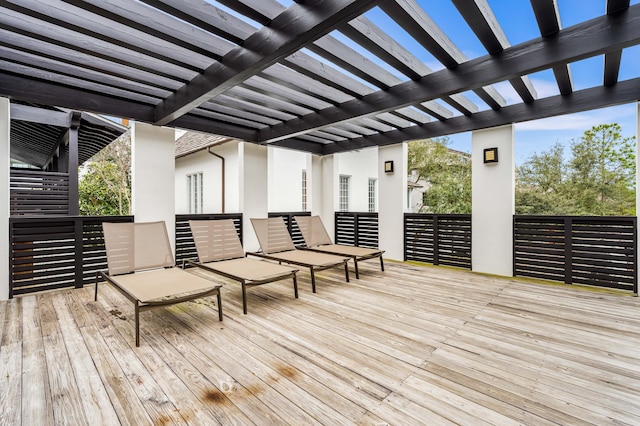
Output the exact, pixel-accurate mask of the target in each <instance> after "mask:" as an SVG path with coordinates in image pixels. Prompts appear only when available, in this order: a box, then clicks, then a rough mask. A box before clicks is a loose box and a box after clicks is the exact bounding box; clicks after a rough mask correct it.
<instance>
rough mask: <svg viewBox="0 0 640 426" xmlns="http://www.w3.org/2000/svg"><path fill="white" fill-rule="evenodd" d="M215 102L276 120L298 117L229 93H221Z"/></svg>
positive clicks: (205, 104)
mask: <svg viewBox="0 0 640 426" xmlns="http://www.w3.org/2000/svg"><path fill="white" fill-rule="evenodd" d="M210 103H211V102H207V103H204V104H202V105H203V106H207V105H209V104H210ZM215 103H217V104H220V105H225V106H228V107H230V108H234V109H236V110H238V111H247V112H250V113H255V114H259V115H261V116H263V117H267V118H274V119H276V120H281V121H286V120H291V119H293V118H295V117H296V115H294V114H291V113H287V112H283V111H279V110H275V109H272V108H267V107H265V106H262V105H258V104H257V103H255V102H249V101H245V100H243V99H239V98H234V97H231V96H227V95H220V96H218V97H216V98H215Z"/></svg>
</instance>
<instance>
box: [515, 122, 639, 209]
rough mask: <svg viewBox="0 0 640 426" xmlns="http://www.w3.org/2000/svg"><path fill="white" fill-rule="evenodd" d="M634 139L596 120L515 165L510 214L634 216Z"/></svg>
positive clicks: (612, 126)
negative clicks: (566, 141) (567, 148)
mask: <svg viewBox="0 0 640 426" xmlns="http://www.w3.org/2000/svg"><path fill="white" fill-rule="evenodd" d="M633 140H634V138H623V137H622V134H621V128H620V126H619V125H618V124H616V123H613V124H601V125H598V126H593V127H592V128H591V129H589V130H587V131H585V132H584V134H583V136H582V137H580V138H579V139H577V140H574V141H573V142H572V144H571V154H572V157H571V159H570V160H569V161H565V159H564V150H563V147H562V146H561V145H560V144H558V143H556V144H555V145H554V146H553V147H551V148H550V149H549V150H548V151H543V152H542V153H540V154H534V155H533V156H531V157H530V158H529V159H528V160H527V161H526V162H525V163H524V164H523V165H522V166H520V167H518V168H517V180H516V213H517V214H558V215H598V216H606V215H635V152H634V149H635V148H634V143H633Z"/></svg>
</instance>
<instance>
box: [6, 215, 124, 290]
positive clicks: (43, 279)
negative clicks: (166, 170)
mask: <svg viewBox="0 0 640 426" xmlns="http://www.w3.org/2000/svg"><path fill="white" fill-rule="evenodd" d="M132 220H133V217H131V216H108V217H60V218H52V217H40V218H22V217H14V218H11V219H10V220H9V239H10V242H11V247H10V250H11V255H10V258H9V264H10V265H9V268H10V280H11V282H10V293H9V296H10V297H13V296H15V295H19V294H26V293H33V292H37V291H44V290H52V289H58V288H65V287H82V285H83V284H86V283H91V282H93V280H94V279H95V271H96V270H100V269H106V255H105V252H104V240H103V236H102V222H103V221H111V222H131V221H132Z"/></svg>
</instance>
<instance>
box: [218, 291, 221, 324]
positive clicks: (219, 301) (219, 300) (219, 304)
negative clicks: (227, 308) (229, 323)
mask: <svg viewBox="0 0 640 426" xmlns="http://www.w3.org/2000/svg"><path fill="white" fill-rule="evenodd" d="M217 296H218V319H219V320H220V321H222V295H220V290H218V294H217Z"/></svg>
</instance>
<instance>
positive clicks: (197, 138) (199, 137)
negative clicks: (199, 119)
mask: <svg viewBox="0 0 640 426" xmlns="http://www.w3.org/2000/svg"><path fill="white" fill-rule="evenodd" d="M230 140H232V139H231V138H226V137H224V136H218V135H211V134H207V133H198V132H187V133H185V134H184V135H182V136H180V137H179V138H178V139H177V140H176V158H179V157H184V156H185V155H188V154H191V153H194V152H197V151H201V150H203V149H206V148H208V147H210V146H213V145H219V144H221V143H223V142H227V141H230Z"/></svg>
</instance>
